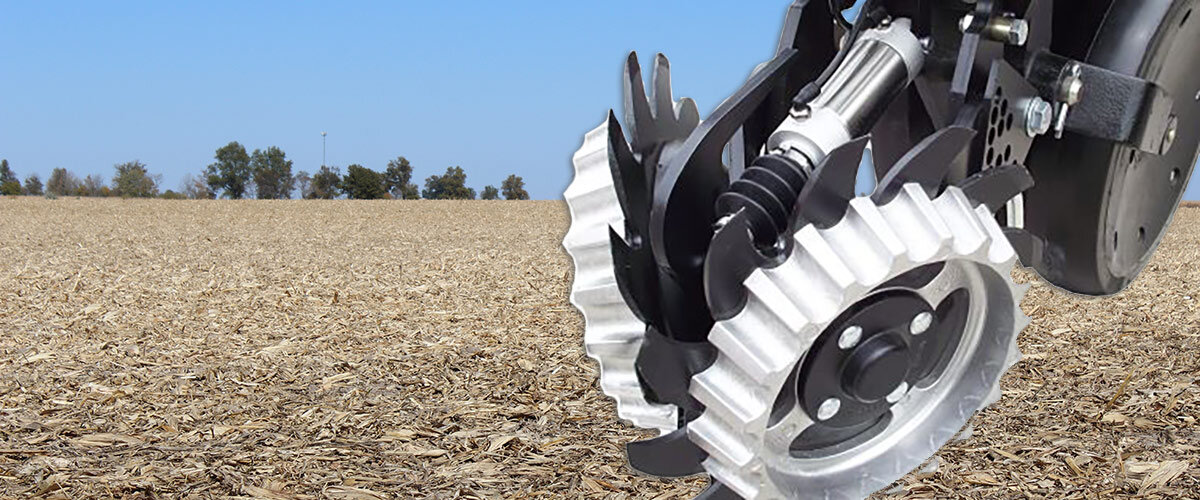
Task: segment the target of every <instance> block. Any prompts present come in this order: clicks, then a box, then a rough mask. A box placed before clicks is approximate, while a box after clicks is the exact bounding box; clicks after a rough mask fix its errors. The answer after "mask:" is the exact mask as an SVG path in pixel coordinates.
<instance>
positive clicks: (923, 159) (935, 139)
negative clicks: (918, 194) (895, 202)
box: [871, 126, 975, 205]
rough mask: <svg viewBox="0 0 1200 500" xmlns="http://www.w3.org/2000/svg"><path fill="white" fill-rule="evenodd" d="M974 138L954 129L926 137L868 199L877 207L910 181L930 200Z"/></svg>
mask: <svg viewBox="0 0 1200 500" xmlns="http://www.w3.org/2000/svg"><path fill="white" fill-rule="evenodd" d="M974 138H975V131H974V130H972V129H969V128H966V127H957V126H954V127H946V128H944V129H941V130H939V131H937V132H935V133H934V134H933V135H931V136H929V137H926V138H925V140H923V141H921V142H920V143H919V144H917V145H916V146H914V147H913V148H912V149H911V150H909V152H908V153H905V155H904V156H903V157H901V158H900V160H899V161H897V162H896V164H895V165H893V166H892V169H891V170H888V173H887V175H884V176H883V178H882V179H880V180H879V185H878V186H877V187H876V188H875V193H874V194H872V195H871V199H872V200H874V201H875V203H876V204H879V205H882V204H884V203H887V202H889V201H892V198H895V197H896V194H897V193H899V192H900V188H901V187H903V186H904V185H905V184H908V183H910V182H915V183H918V184H920V185H921V186H922V187H924V188H925V191H926V192H927V193H928V194H929V196H930V197H933V196H936V195H937V192H938V190H940V189H941V184H942V181H943V180H945V178H946V173H947V171H948V170H949V168H950V166H951V165H952V164H953V163H954V160H955V158H958V156H959V155H961V154H963V152H965V151H966V150H967V147H968V146H970V145H971V140H972V139H974Z"/></svg>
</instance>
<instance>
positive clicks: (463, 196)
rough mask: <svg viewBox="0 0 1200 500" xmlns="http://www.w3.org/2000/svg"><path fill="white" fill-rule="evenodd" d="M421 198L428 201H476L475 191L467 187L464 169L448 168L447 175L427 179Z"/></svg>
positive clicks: (432, 176)
mask: <svg viewBox="0 0 1200 500" xmlns="http://www.w3.org/2000/svg"><path fill="white" fill-rule="evenodd" d="M421 197H422V198H425V199H427V200H474V199H475V190H474V189H471V188H469V187H467V173H466V172H463V169H462V167H446V173H445V174H442V175H431V176H429V177H428V178H427V179H425V189H423V190H421Z"/></svg>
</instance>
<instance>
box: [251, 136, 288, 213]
mask: <svg viewBox="0 0 1200 500" xmlns="http://www.w3.org/2000/svg"><path fill="white" fill-rule="evenodd" d="M250 169H251V170H252V171H254V186H255V187H256V188H257V194H258V199H260V200H285V199H287V198H290V197H291V196H292V186H293V185H294V184H295V178H293V177H292V161H291V160H289V159H287V154H285V153H284V152H283V150H282V149H279V148H277V147H275V146H271V147H269V148H267V150H266V151H262V150H259V149H255V150H254V153H253V154H252V155H250Z"/></svg>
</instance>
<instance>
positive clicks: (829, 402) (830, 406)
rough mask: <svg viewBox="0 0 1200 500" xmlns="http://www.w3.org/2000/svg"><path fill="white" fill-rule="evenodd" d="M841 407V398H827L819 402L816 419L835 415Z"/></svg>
mask: <svg viewBox="0 0 1200 500" xmlns="http://www.w3.org/2000/svg"><path fill="white" fill-rule="evenodd" d="M841 409H842V400H840V399H838V398H829V399H826V400H825V402H823V403H821V407H820V408H818V409H817V420H821V421H825V420H829V419H831V418H833V417H835V416H837V414H838V412H839V411H841Z"/></svg>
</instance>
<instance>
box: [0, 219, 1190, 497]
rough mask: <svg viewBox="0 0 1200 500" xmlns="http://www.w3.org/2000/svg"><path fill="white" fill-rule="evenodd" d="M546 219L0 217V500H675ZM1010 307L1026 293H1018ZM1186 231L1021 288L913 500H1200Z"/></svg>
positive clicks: (912, 489) (557, 225) (914, 481)
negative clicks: (1115, 261) (1009, 344)
mask: <svg viewBox="0 0 1200 500" xmlns="http://www.w3.org/2000/svg"><path fill="white" fill-rule="evenodd" d="M567 223H568V220H567V215H566V210H565V205H563V204H562V203H559V202H350V201H333V202H317V201H306V202H295V201H282V202H263V201H244V202H229V201H216V202H208V201H154V200H151V201H132V200H130V201H123V200H115V199H107V200H87V199H84V200H75V199H59V200H54V201H51V200H44V199H0V249H2V250H0V332H3V335H2V336H0V496H4V497H28V496H44V497H61V498H84V497H107V496H119V497H145V498H157V497H198V498H208V497H226V496H245V497H266V498H308V497H316V498H320V497H328V498H347V499H374V498H451V497H462V498H514V497H515V498H581V497H588V498H592V497H595V498H625V497H631V498H655V497H659V498H677V497H686V496H688V495H690V494H692V493H694V492H697V491H699V489H700V488H701V487H702V486H703V484H704V482H703V480H699V479H693V480H690V481H659V480H656V479H652V478H645V477H641V476H637V475H633V474H631V473H630V472H629V470H628V469H627V468H626V467H625V464H624V459H623V455H622V444H623V443H624V442H626V441H628V440H631V439H634V438H637V437H638V436H645V434H642V433H639V432H637V431H634V430H632V429H631V428H629V427H628V426H625V425H623V424H621V423H620V422H618V421H616V420H615V419H614V417H613V415H614V412H613V409H612V406H611V404H610V402H609V401H608V400H607V399H606V398H604V397H603V396H602V395H601V393H600V392H599V390H598V388H597V387H596V384H595V378H596V377H595V365H594V364H593V363H592V362H591V361H590V360H588V359H587V358H586V357H585V356H584V354H583V350H582V346H581V342H582V341H581V319H580V317H579V315H578V314H577V313H576V312H575V311H574V309H573V308H572V307H571V306H570V305H569V304H567V293H568V288H569V283H570V278H571V276H570V273H571V271H570V269H571V267H570V261H569V259H568V257H567V256H566V255H565V253H564V252H563V251H562V249H561V246H560V244H559V243H560V240H561V237H562V234H563V233H564V231H565V230H566V227H567ZM1020 279H1021V280H1023V281H1028V280H1029V278H1028V277H1027V276H1026V275H1021V277H1020ZM1197 300H1200V209H1198V208H1186V209H1183V210H1182V211H1181V213H1180V215H1179V216H1178V217H1177V218H1176V221H1175V223H1174V226H1173V228H1172V232H1171V233H1170V234H1169V235H1168V237H1167V239H1166V241H1165V243H1164V245H1163V248H1162V250H1161V251H1160V252H1159V254H1158V256H1157V257H1156V259H1155V260H1154V262H1152V263H1151V264H1150V266H1149V268H1148V269H1147V271H1146V273H1145V274H1144V275H1143V277H1142V279H1140V280H1139V281H1138V282H1137V283H1136V284H1134V285H1133V286H1132V287H1131V288H1130V289H1129V290H1128V291H1126V292H1125V293H1123V294H1121V295H1119V296H1117V297H1115V298H1110V299H1104V300H1086V299H1081V298H1077V297H1073V296H1068V295H1067V294H1063V293H1059V292H1056V291H1054V290H1052V289H1051V288H1050V287H1048V286H1045V285H1043V284H1041V283H1040V282H1035V284H1034V288H1033V290H1031V292H1030V293H1029V295H1028V297H1027V298H1026V300H1025V302H1024V306H1023V307H1024V309H1025V311H1026V312H1027V313H1028V314H1030V315H1031V316H1032V317H1033V324H1032V325H1031V326H1030V327H1029V329H1027V330H1026V331H1025V333H1024V334H1023V336H1022V342H1021V346H1022V350H1023V351H1024V352H1025V354H1026V360H1025V361H1024V362H1022V363H1021V364H1019V365H1017V367H1016V368H1014V370H1013V371H1012V372H1010V374H1009V375H1008V376H1007V378H1006V379H1005V385H1004V389H1005V391H1004V396H1005V397H1004V399H1003V400H1001V402H1000V403H998V404H997V405H996V406H994V407H993V408H991V409H989V410H987V411H985V412H983V413H982V414H980V415H979V416H977V417H976V419H975V421H974V423H973V426H974V427H973V429H974V430H973V437H971V438H970V439H968V440H966V441H963V442H961V443H958V444H955V445H953V446H951V447H949V448H947V449H945V450H943V451H942V452H941V453H940V454H939V455H938V461H939V463H940V467H938V468H937V470H936V472H930V473H925V474H918V475H911V476H909V477H908V478H906V479H905V480H903V481H902V482H901V483H899V485H898V488H897V489H895V490H893V492H892V493H893V494H894V495H896V496H898V497H908V498H932V497H938V498H950V497H953V498H958V497H961V498H1026V497H1033V498H1038V497H1054V498H1109V497H1133V496H1137V495H1138V494H1139V493H1141V494H1143V495H1144V496H1146V497H1149V498H1179V497H1183V496H1191V497H1200V493H1196V492H1197V491H1200V423H1198V422H1197V418H1200V387H1198V386H1197V383H1196V382H1197V377H1198V376H1200V356H1198V355H1197V353H1200V312H1198V310H1197Z"/></svg>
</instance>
